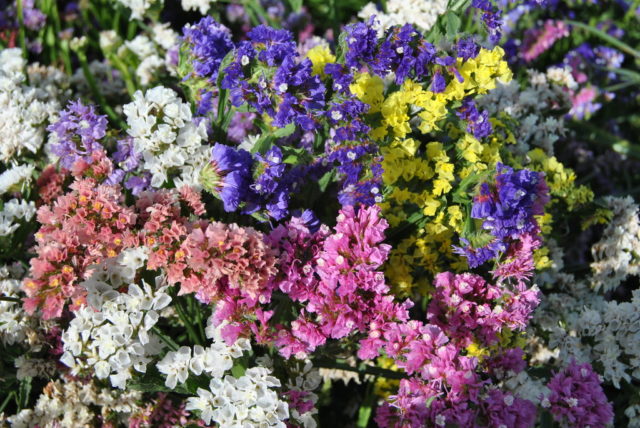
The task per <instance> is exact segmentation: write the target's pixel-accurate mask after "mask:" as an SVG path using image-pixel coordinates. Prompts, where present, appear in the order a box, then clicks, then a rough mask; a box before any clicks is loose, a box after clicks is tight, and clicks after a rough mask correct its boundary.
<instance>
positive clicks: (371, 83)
mask: <svg viewBox="0 0 640 428" xmlns="http://www.w3.org/2000/svg"><path fill="white" fill-rule="evenodd" d="M349 89H351V92H352V93H353V94H354V95H355V96H356V97H358V99H359V100H360V101H362V102H364V103H367V104H369V105H370V106H371V107H370V108H369V113H376V112H379V111H380V108H381V107H382V103H383V102H384V94H383V92H384V82H383V81H382V79H381V78H380V77H378V76H372V75H370V74H369V73H361V74H360V75H358V77H356V79H355V82H353V83H352V84H351V85H349Z"/></svg>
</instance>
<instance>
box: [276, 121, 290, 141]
mask: <svg viewBox="0 0 640 428" xmlns="http://www.w3.org/2000/svg"><path fill="white" fill-rule="evenodd" d="M295 130H296V125H295V123H290V124H288V125H287V126H285V127H284V128H278V129H276V130H275V131H273V136H274V137H275V138H284V137H288V136H289V135H291V134H293V133H294V132H295Z"/></svg>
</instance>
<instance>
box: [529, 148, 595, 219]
mask: <svg viewBox="0 0 640 428" xmlns="http://www.w3.org/2000/svg"><path fill="white" fill-rule="evenodd" d="M528 157H529V160H530V161H531V163H530V164H528V165H527V168H529V169H533V170H536V171H541V172H544V173H545V180H546V181H547V185H548V186H549V193H550V194H551V196H552V199H551V203H552V204H553V203H554V200H555V201H557V200H562V201H564V202H565V203H566V204H567V208H568V209H569V211H573V210H575V209H576V208H577V207H579V206H580V205H584V204H586V203H588V202H591V201H592V200H593V191H591V189H589V188H588V187H587V186H576V184H575V181H576V175H575V173H574V172H573V171H572V170H571V169H568V168H565V167H564V165H563V164H562V163H561V162H559V161H558V159H556V158H555V157H553V156H552V157H549V156H547V154H546V153H545V152H544V151H542V150H541V149H533V150H531V151H530V152H529V153H528Z"/></svg>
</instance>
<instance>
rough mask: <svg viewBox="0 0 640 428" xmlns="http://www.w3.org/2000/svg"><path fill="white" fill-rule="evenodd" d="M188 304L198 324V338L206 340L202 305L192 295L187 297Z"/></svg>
mask: <svg viewBox="0 0 640 428" xmlns="http://www.w3.org/2000/svg"><path fill="white" fill-rule="evenodd" d="M188 300H189V306H190V308H191V312H192V313H193V314H194V316H195V319H196V325H197V326H198V333H199V334H200V340H202V342H203V343H205V342H206V341H207V335H206V333H205V331H204V319H203V317H202V305H200V303H199V302H198V301H197V300H196V299H195V298H194V297H193V296H192V295H190V296H189V297H188Z"/></svg>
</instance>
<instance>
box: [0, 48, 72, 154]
mask: <svg viewBox="0 0 640 428" xmlns="http://www.w3.org/2000/svg"><path fill="white" fill-rule="evenodd" d="M25 64H26V63H25V61H24V59H23V58H22V53H21V51H20V49H17V48H14V49H4V50H2V51H0V161H2V162H8V161H10V160H12V159H14V158H16V157H18V156H20V155H21V154H22V153H24V152H25V151H28V152H32V153H36V152H37V151H38V150H39V149H40V147H41V146H42V143H43V142H44V136H45V126H46V124H47V122H48V121H49V119H50V118H51V117H53V116H54V115H55V114H56V112H57V111H58V110H59V109H60V105H59V103H58V101H57V99H56V96H57V95H58V92H57V91H55V90H53V89H52V88H50V87H49V86H50V83H51V81H52V80H51V79H48V78H45V77H44V76H45V75H46V73H47V69H46V68H45V69H44V70H40V68H38V67H37V66H36V68H34V69H33V70H34V73H33V76H32V75H31V74H30V75H29V78H30V80H31V78H32V77H33V80H34V83H31V86H27V85H25V84H24V82H25V81H26V75H25V73H24V69H25ZM52 78H53V77H52ZM35 83H39V84H41V85H43V86H42V87H37V86H33V85H34V84H35Z"/></svg>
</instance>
